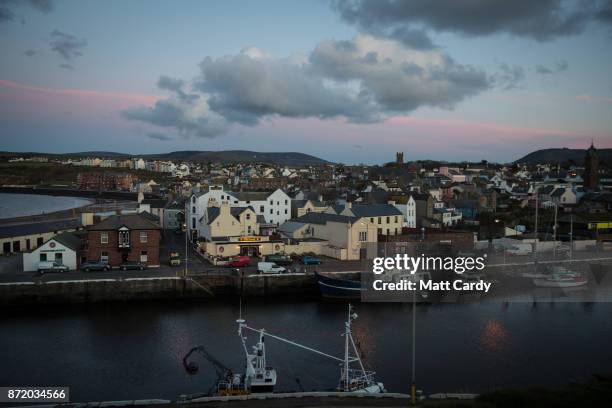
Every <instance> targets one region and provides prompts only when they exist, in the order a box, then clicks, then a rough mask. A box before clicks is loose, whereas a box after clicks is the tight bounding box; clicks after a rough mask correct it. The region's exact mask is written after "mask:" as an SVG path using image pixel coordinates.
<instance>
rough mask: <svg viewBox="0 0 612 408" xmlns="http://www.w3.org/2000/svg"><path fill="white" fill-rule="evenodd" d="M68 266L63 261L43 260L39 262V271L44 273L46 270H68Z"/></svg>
mask: <svg viewBox="0 0 612 408" xmlns="http://www.w3.org/2000/svg"><path fill="white" fill-rule="evenodd" d="M66 271H68V267H67V266H66V265H62V264H61V263H58V262H54V261H43V262H39V263H38V273H40V274H43V273H45V272H66Z"/></svg>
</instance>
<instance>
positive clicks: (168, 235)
mask: <svg viewBox="0 0 612 408" xmlns="http://www.w3.org/2000/svg"><path fill="white" fill-rule="evenodd" d="M171 252H178V253H179V254H180V257H181V266H174V267H171V266H169V265H168V259H169V257H170V253H171ZM322 260H323V264H322V265H319V266H306V267H305V266H304V265H300V264H298V263H294V264H293V265H290V266H288V267H286V268H288V269H290V270H291V271H296V272H304V271H306V272H311V273H313V272H314V271H315V270H318V271H322V272H332V271H356V270H359V269H361V268H363V264H362V262H361V261H338V260H335V259H331V258H325V257H322ZM257 261H258V260H257V259H253V260H252V261H251V265H250V266H248V267H245V268H240V269H239V271H240V272H242V273H244V274H246V275H252V274H257ZM187 269H188V273H189V274H201V273H209V274H216V275H219V274H234V273H236V268H227V267H218V266H214V265H211V264H210V263H209V262H208V261H206V260H204V259H203V258H202V257H201V256H199V255H198V254H196V252H195V250H194V249H193V247H192V246H191V245H188V251H187ZM184 270H185V235H184V234H180V235H177V234H174V233H173V232H171V231H164V233H163V239H162V242H161V244H160V267H158V268H149V269H145V270H142V271H122V270H119V269H113V270H111V271H107V272H104V271H99V272H85V271H81V270H77V271H69V272H64V273H46V274H44V275H40V274H38V273H37V272H23V261H22V256H21V254H17V255H12V256H8V257H2V258H0V283H11V282H46V281H58V280H88V279H92V280H93V279H121V278H126V277H129V278H160V277H175V276H178V275H181V274H182V273H183V272H184Z"/></svg>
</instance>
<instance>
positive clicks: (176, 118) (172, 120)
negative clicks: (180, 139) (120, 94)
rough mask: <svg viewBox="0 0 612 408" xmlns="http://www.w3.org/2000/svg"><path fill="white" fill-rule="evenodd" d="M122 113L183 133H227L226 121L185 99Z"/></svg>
mask: <svg viewBox="0 0 612 408" xmlns="http://www.w3.org/2000/svg"><path fill="white" fill-rule="evenodd" d="M121 115H122V116H123V117H124V118H125V119H128V120H136V121H141V122H145V123H148V124H151V125H154V126H159V127H162V128H169V129H176V130H177V131H178V132H179V133H180V134H182V135H187V136H189V135H192V136H196V137H205V138H210V137H215V136H219V135H220V134H222V133H225V131H226V128H225V123H223V121H218V120H215V118H214V117H213V116H212V115H209V114H207V113H206V112H204V111H201V110H199V109H197V108H195V107H193V106H192V104H186V103H185V102H183V101H180V100H176V99H165V100H160V101H157V102H156V103H155V106H153V107H151V108H148V107H144V106H141V107H135V108H131V109H127V110H124V111H123V112H122V113H121Z"/></svg>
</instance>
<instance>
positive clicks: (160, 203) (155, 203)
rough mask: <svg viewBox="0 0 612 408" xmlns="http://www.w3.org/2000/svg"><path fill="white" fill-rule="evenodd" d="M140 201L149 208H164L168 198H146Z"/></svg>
mask: <svg viewBox="0 0 612 408" xmlns="http://www.w3.org/2000/svg"><path fill="white" fill-rule="evenodd" d="M140 203H141V204H148V205H149V206H150V207H151V208H165V207H166V205H167V204H168V200H165V199H163V198H146V199H144V200H142V201H141V202H140Z"/></svg>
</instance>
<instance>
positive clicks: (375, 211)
mask: <svg viewBox="0 0 612 408" xmlns="http://www.w3.org/2000/svg"><path fill="white" fill-rule="evenodd" d="M351 211H352V212H353V214H355V215H356V216H357V217H381V216H388V215H402V212H401V211H400V210H398V209H397V208H395V207H394V206H392V205H391V204H363V205H353V206H352V207H351Z"/></svg>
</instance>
